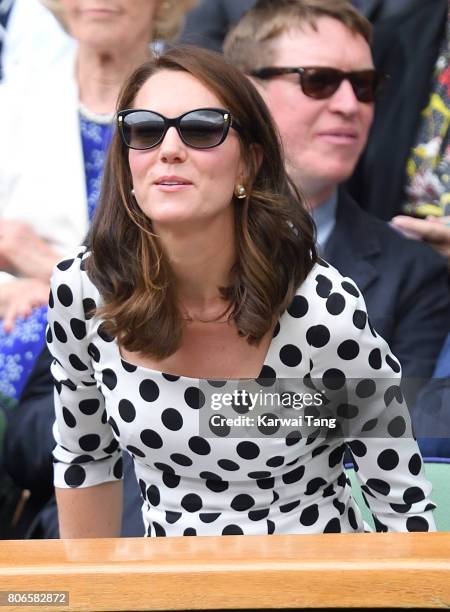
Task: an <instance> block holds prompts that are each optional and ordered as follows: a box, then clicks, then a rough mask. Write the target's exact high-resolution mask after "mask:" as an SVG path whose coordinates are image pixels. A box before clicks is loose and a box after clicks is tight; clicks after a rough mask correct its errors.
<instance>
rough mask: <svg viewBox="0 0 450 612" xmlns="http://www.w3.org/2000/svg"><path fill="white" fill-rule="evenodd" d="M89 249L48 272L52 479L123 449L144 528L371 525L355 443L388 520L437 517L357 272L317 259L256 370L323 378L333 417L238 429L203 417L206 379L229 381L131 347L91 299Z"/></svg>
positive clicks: (310, 383)
mask: <svg viewBox="0 0 450 612" xmlns="http://www.w3.org/2000/svg"><path fill="white" fill-rule="evenodd" d="M88 256H89V254H88V253H87V252H85V251H84V250H83V251H81V252H80V253H78V255H77V256H76V257H75V258H74V259H69V260H66V261H63V262H61V263H60V264H59V265H58V266H57V269H56V271H55V273H54V276H53V279H52V290H51V295H50V306H49V325H48V330H47V341H48V345H49V348H50V351H51V352H52V354H53V357H54V361H53V365H52V373H53V376H54V379H55V387H56V392H55V409H56V421H55V425H54V435H55V439H56V442H57V446H56V448H55V450H54V453H53V454H54V461H55V486H56V487H61V488H68V487H72V488H76V487H89V486H93V485H97V484H100V483H103V482H107V481H114V480H118V479H120V478H122V452H123V451H125V452H128V453H130V454H131V456H132V457H133V460H134V466H135V470H136V476H137V479H138V482H139V486H140V489H141V494H142V513H143V518H144V523H145V527H146V532H147V535H148V536H180V535H229V534H230V535H231V534H274V533H275V534H287V533H326V532H361V531H364V530H365V529H367V526H366V525H364V523H363V520H362V517H361V514H360V511H359V509H358V507H357V505H356V503H355V502H354V500H353V498H352V495H351V487H350V483H349V481H348V480H347V478H346V476H345V472H344V469H343V455H344V451H345V449H346V448H349V449H350V452H351V454H352V456H353V459H354V463H355V470H356V471H357V475H358V477H359V479H360V481H361V484H362V489H363V492H364V496H365V499H366V500H367V503H368V504H369V505H370V508H371V510H372V513H373V514H374V517H375V524H376V527H377V530H378V531H388V530H389V531H429V530H434V529H435V525H434V521H433V517H432V509H433V508H434V504H433V503H432V502H431V501H430V500H429V494H430V491H431V485H430V484H429V482H428V481H427V480H426V479H425V478H424V475H423V470H422V460H421V457H420V455H419V451H418V447H417V444H416V442H415V441H414V439H413V437H412V435H411V434H410V432H409V428H410V421H409V416H408V411H407V408H406V405H405V403H404V401H403V397H402V393H401V390H400V387H399V386H398V383H399V377H400V366H399V364H398V361H397V360H396V358H395V357H394V356H393V355H392V354H391V353H390V350H389V347H388V345H387V344H386V343H385V342H384V340H383V339H382V338H380V337H379V336H378V335H377V334H376V332H375V330H373V328H372V327H371V325H370V322H369V321H368V318H367V313H366V308H365V304H364V300H363V299H362V297H361V295H360V293H359V291H358V289H357V287H356V286H355V284H354V283H353V282H352V281H351V280H349V279H346V278H343V277H342V276H340V274H339V273H338V272H337V271H336V270H335V269H334V268H332V267H331V266H329V265H328V264H326V263H325V262H321V263H320V264H317V265H316V266H315V267H314V269H313V270H312V271H311V273H310V274H309V276H308V278H307V279H306V280H305V282H304V283H303V284H302V285H301V287H300V288H299V290H298V292H297V295H296V296H295V299H294V300H293V302H292V304H291V305H290V307H289V308H288V310H287V311H286V312H285V313H284V314H283V315H282V316H281V318H280V320H279V323H278V324H277V326H276V329H275V332H274V337H273V340H272V341H271V344H270V347H269V350H268V353H267V356H266V359H265V364H264V366H263V369H262V371H261V374H260V377H259V378H258V379H257V380H256V381H254V382H255V384H259V387H260V388H261V387H263V388H264V389H265V390H267V389H269V388H272V389H278V388H279V386H280V385H281V386H283V388H284V389H288V390H289V392H290V393H293V392H305V391H309V392H313V391H312V390H314V389H315V390H318V393H319V394H320V395H321V397H323V398H324V401H325V404H327V410H329V411H331V412H333V414H334V415H335V416H336V417H337V423H338V426H337V428H335V429H332V428H328V429H326V428H325V429H324V430H323V429H321V428H317V427H316V425H314V426H313V427H310V428H306V429H305V428H295V427H294V428H293V427H288V428H287V430H286V432H283V431H282V430H277V429H276V427H275V428H272V429H271V427H270V424H269V425H267V424H266V426H267V427H268V429H266V430H265V429H264V427H261V426H260V427H259V428H258V427H253V428H251V431H250V430H249V431H248V436H246V435H243V434H242V432H243V431H244V432H245V429H242V428H241V429H240V430H239V431H240V433H239V435H238V436H235V437H234V436H233V432H232V431H231V429H230V428H229V427H228V426H227V425H223V426H219V428H218V429H219V430H218V431H214V429H213V428H211V429H212V430H213V431H211V430H208V428H207V427H205V424H206V425H207V424H208V423H209V415H211V414H212V411H211V402H210V395H209V394H210V393H215V392H220V393H222V392H224V390H225V389H227V388H228V385H231V384H232V383H233V381H207V380H202V381H199V380H198V379H192V378H188V377H184V376H173V375H169V374H165V373H162V372H157V371H153V370H149V369H147V368H144V367H137V366H135V365H132V364H130V363H127V362H126V361H124V360H123V359H121V355H120V351H119V347H118V344H117V342H116V341H115V339H114V338H111V337H110V336H108V335H107V334H106V333H105V331H104V328H103V326H102V321H101V320H99V319H98V318H97V317H95V316H94V315H93V313H92V309H93V308H95V306H96V305H98V304H100V296H99V294H98V291H97V290H96V288H95V286H94V285H93V284H92V283H91V281H90V280H89V278H88V276H87V273H86V272H85V270H84V267H85V265H84V264H85V260H86V258H87V257H88ZM344 387H345V389H346V392H345V398H346V399H345V401H343V400H342V397H343V396H342V393H343V389H344ZM330 406H331V408H330ZM240 408H242V406H241V407H240ZM230 410H231V409H230ZM283 410H284V408H283ZM305 410H306V408H305ZM310 410H312V411H314V409H313V408H311V409H310ZM208 411H209V412H208ZM238 412H242V410H241V411H239V410H238V409H236V411H235V412H234V415H235V416H237V415H238ZM248 413H249V411H248V410H247V415H248ZM241 416H244V415H242V414H241ZM312 416H314V415H313V414H312ZM305 418H306V417H305ZM289 422H291V421H289ZM213 432H214V433H213ZM255 432H256V433H255ZM274 432H276V433H274ZM214 434H215V435H214Z"/></svg>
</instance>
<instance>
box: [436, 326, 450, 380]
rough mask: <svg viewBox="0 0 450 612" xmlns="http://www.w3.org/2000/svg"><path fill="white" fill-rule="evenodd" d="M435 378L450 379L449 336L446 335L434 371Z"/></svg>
mask: <svg viewBox="0 0 450 612" xmlns="http://www.w3.org/2000/svg"><path fill="white" fill-rule="evenodd" d="M434 377H435V378H449V377H450V334H448V336H447V339H446V341H445V342H444V346H443V347H442V350H441V354H440V355H439V358H438V360H437V364H436V369H435V371H434Z"/></svg>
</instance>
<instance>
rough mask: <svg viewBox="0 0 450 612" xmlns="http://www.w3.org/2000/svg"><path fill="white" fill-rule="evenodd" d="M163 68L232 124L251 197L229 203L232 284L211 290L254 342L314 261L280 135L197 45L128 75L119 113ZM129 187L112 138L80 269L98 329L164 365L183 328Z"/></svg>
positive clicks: (232, 72)
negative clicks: (194, 84)
mask: <svg viewBox="0 0 450 612" xmlns="http://www.w3.org/2000/svg"><path fill="white" fill-rule="evenodd" d="M162 70H175V71H185V72H187V73H189V74H191V75H192V76H194V77H195V78H197V79H198V80H199V81H201V82H202V83H203V84H204V85H205V86H206V87H208V88H209V89H210V90H211V91H213V92H214V93H215V95H217V97H218V98H219V99H220V100H221V102H222V104H223V106H224V108H226V109H227V110H228V111H229V112H231V115H232V117H233V118H234V120H235V121H236V122H237V123H238V124H239V125H240V128H241V130H240V132H239V140H240V149H241V155H242V156H243V160H244V162H245V164H246V170H247V180H246V184H245V187H246V190H247V193H248V194H249V195H248V197H247V198H246V199H245V200H238V199H236V198H234V201H233V205H234V210H235V229H236V248H237V254H236V262H235V264H234V266H233V269H232V270H231V279H232V281H231V284H230V286H228V287H221V288H219V290H220V293H221V295H222V297H223V299H224V300H226V301H227V302H228V303H229V304H230V310H229V312H230V318H233V320H234V321H235V324H236V326H237V328H238V331H239V334H240V335H241V336H244V337H245V338H246V339H247V341H248V342H249V343H251V344H257V343H258V342H259V341H260V340H261V339H262V337H263V336H264V335H265V334H266V333H267V332H268V331H269V329H270V328H271V327H272V325H273V321H274V317H276V316H278V315H279V314H281V313H282V312H283V311H284V310H285V309H286V308H287V307H288V306H289V304H290V303H291V301H292V300H293V298H294V295H295V292H296V289H297V288H298V286H299V285H300V284H301V283H302V282H303V280H304V279H305V278H306V276H307V275H308V273H309V271H310V270H311V268H312V266H313V265H314V263H315V262H316V259H317V253H316V249H315V246H314V238H315V228H314V223H313V221H312V219H311V217H310V215H309V213H308V211H307V210H306V208H305V204H304V200H303V198H302V196H301V195H300V193H299V192H298V190H297V189H296V188H295V186H294V185H293V184H292V183H291V181H290V179H289V178H288V175H287V174H286V171H285V169H284V160H283V155H282V149H281V145H280V140H279V136H278V133H277V131H276V129H275V127H274V124H273V122H272V119H271V116H270V113H269V111H268V109H267V107H266V105H265V103H264V101H263V99H262V98H261V96H260V95H259V93H258V92H257V90H256V89H255V87H254V86H253V85H252V84H251V82H250V81H249V80H248V79H247V78H246V77H244V76H243V75H242V73H240V72H239V71H238V70H237V69H236V68H235V67H234V66H232V65H231V64H228V63H227V62H226V61H225V60H224V58H223V57H222V56H221V55H219V54H217V53H214V52H212V51H206V50H203V49H198V48H195V47H178V48H173V49H169V50H168V51H166V52H165V53H164V54H162V55H160V56H159V57H156V58H153V59H152V60H149V61H147V62H146V63H144V64H143V65H142V66H140V67H139V68H138V69H137V70H136V71H135V72H134V73H133V74H132V75H131V76H130V77H129V79H128V81H127V82H126V83H125V85H124V87H123V89H122V92H121V94H120V96H119V100H118V109H126V108H132V107H133V103H134V100H135V98H136V95H137V93H138V92H139V90H140V89H141V87H142V86H143V85H144V83H145V82H146V81H147V80H148V79H149V78H150V77H151V76H152V75H154V74H155V73H157V72H159V71H162ZM254 145H257V148H258V150H259V151H260V157H261V158H260V159H259V158H258V159H256V156H255V148H256V147H255V146H254ZM131 190H132V177H131V173H130V168H129V164H128V150H127V148H126V147H125V145H124V144H123V143H122V141H121V139H120V137H119V134H118V133H117V131H116V133H115V134H114V136H113V140H112V143H111V148H110V151H109V156H108V160H107V163H106V167H105V174H104V179H103V190H102V195H101V198H100V204H99V208H98V211H97V214H96V216H95V219H94V223H93V227H92V231H91V238H90V241H89V243H90V244H89V246H90V249H91V251H92V254H91V257H90V258H89V260H88V263H87V270H88V274H89V276H90V278H91V280H92V281H93V282H94V284H95V285H96V287H97V288H98V289H99V291H100V294H101V296H102V298H103V304H102V306H101V308H99V309H98V311H97V315H98V316H100V317H102V318H103V319H104V320H105V331H107V332H108V333H109V334H110V335H112V336H116V337H117V339H118V341H119V343H120V344H121V346H123V347H124V348H126V349H127V350H129V351H138V352H141V353H142V354H144V355H148V356H151V357H153V358H156V359H163V358H165V357H168V356H169V355H171V354H173V353H174V352H175V351H176V350H177V348H178V347H179V345H180V342H181V338H182V333H183V328H184V325H185V322H184V320H183V318H182V316H181V313H180V311H179V308H178V304H177V296H176V286H175V280H174V275H173V273H172V270H171V268H170V265H169V262H168V258H167V256H166V254H165V253H164V251H163V248H162V246H161V244H160V242H159V240H158V237H157V236H156V235H155V234H154V233H153V230H152V224H151V220H150V219H149V218H148V217H146V215H145V214H144V213H143V212H142V211H141V209H140V208H139V206H138V205H137V203H136V201H135V199H134V198H133V197H132V194H131Z"/></svg>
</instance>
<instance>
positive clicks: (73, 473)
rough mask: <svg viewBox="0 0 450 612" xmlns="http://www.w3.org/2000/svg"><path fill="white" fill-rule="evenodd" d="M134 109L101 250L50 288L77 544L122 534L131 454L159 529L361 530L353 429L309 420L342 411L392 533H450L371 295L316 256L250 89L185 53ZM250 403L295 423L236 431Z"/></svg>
mask: <svg viewBox="0 0 450 612" xmlns="http://www.w3.org/2000/svg"><path fill="white" fill-rule="evenodd" d="M118 108H119V109H120V112H119V113H118V126H119V130H118V133H117V134H116V135H115V136H114V138H113V142H112V146H111V150H110V156H109V161H108V164H107V167H106V174H105V182H104V191H103V196H102V201H101V205H100V209H99V211H98V215H97V216H96V220H95V223H94V227H93V232H92V236H93V238H92V243H91V246H90V249H89V250H86V249H83V250H82V251H80V252H79V253H78V254H77V255H76V256H75V257H73V258H70V259H68V260H66V261H64V262H62V263H60V264H59V265H58V267H57V270H56V272H55V275H54V277H53V280H52V291H51V298H50V309H49V328H48V341H49V347H50V350H51V352H52V353H53V356H54V358H55V361H54V365H53V366H52V371H53V375H54V377H55V381H56V388H57V391H58V397H57V398H56V413H57V421H56V426H55V430H54V431H55V437H56V440H57V446H56V449H55V451H54V458H55V460H56V463H55V486H56V491H57V500H58V505H59V520H60V533H61V537H63V538H67V537H101V536H116V535H117V534H118V531H119V525H120V513H121V483H120V478H121V473H122V458H121V449H126V450H127V452H129V453H130V454H131V455H132V456H133V458H134V463H135V469H136V474H137V477H138V481H139V484H140V487H141V492H142V498H143V506H142V511H143V517H144V522H145V525H146V530H147V534H148V535H156V536H164V535H168V536H173V535H204V534H207V535H220V534H224V535H227V534H264V533H265V534H267V533H321V532H330V531H334V532H336V531H362V530H363V529H364V525H363V522H362V519H361V515H360V513H359V510H358V508H357V506H356V505H355V503H354V502H353V499H352V497H351V492H350V488H349V485H348V483H347V481H346V477H345V474H344V472H343V465H342V457H343V452H344V444H343V442H344V439H343V434H342V433H340V432H339V429H338V428H337V427H334V428H333V423H332V419H331V418H330V419H328V421H327V422H328V423H329V427H327V426H326V423H324V422H321V426H322V428H320V427H318V426H317V424H316V422H315V421H314V422H313V424H312V426H311V427H309V423H307V425H308V426H307V427H306V428H303V427H301V425H294V420H295V417H292V413H293V412H295V415H298V414H302V416H304V418H305V421H309V420H311V419H312V420H314V419H316V418H317V416H318V415H319V416H324V415H325V416H329V415H330V407H332V406H333V402H335V403H336V402H337V407H336V409H335V410H336V415H337V416H338V417H339V418H340V419H341V421H342V423H341V427H342V431H343V430H344V429H345V430H346V431H348V435H349V437H350V442H349V445H350V448H351V450H352V452H353V454H354V456H355V462H356V464H357V466H359V475H360V476H361V479H362V481H363V483H364V491H365V492H366V495H367V497H368V500H369V502H370V505H371V508H372V510H373V512H374V514H375V515H376V517H377V520H378V523H377V526H378V529H379V530H387V529H391V530H398V531H401V530H403V531H406V530H412V531H414V530H428V529H434V523H433V518H432V514H431V510H432V509H433V508H434V504H432V503H430V501H429V499H427V498H428V495H429V492H430V485H429V483H428V482H427V481H426V480H425V479H424V477H423V475H422V472H421V459H420V455H419V454H418V449H417V445H416V443H415V442H414V440H413V439H412V436H411V435H410V437H408V436H407V434H406V435H405V432H406V431H407V429H408V414H407V410H406V407H405V405H404V403H403V399H402V397H401V391H400V388H399V386H398V379H399V372H400V366H399V365H398V362H397V360H396V359H395V358H394V357H393V356H392V355H391V354H390V351H389V347H388V346H387V344H386V343H385V342H384V341H383V340H382V339H381V338H380V337H379V336H377V334H376V333H375V332H374V331H373V330H372V328H371V326H370V324H369V323H368V321H367V315H366V311H365V305H364V301H363V299H362V297H361V295H360V293H359V291H358V290H357V288H356V287H355V285H354V284H353V283H352V282H351V281H350V280H348V279H344V278H342V277H341V276H340V275H339V274H338V273H337V272H336V271H335V270H334V269H333V268H331V267H330V266H328V264H326V263H324V262H321V261H318V260H317V256H316V252H315V248H314V242H313V241H314V231H313V225H312V221H311V220H310V217H309V215H308V214H307V213H306V211H305V210H304V208H303V203H302V200H301V197H300V196H299V194H298V192H297V191H296V190H295V188H294V187H293V186H292V185H291V184H290V183H289V180H288V178H287V175H286V173H285V170H284V167H283V159H282V156H281V152H280V145H279V142H278V139H277V135H276V132H275V129H274V127H273V124H272V121H271V118H270V115H269V113H268V110H267V108H266V107H265V105H264V103H263V101H262V99H261V98H260V96H259V95H258V93H257V92H256V90H255V89H254V87H253V86H252V85H251V83H250V82H249V81H248V80H246V79H243V78H242V75H241V74H240V73H239V71H237V70H236V69H235V68H233V67H232V66H230V65H228V64H226V63H225V61H224V60H223V59H222V58H221V57H220V56H218V55H216V54H214V53H212V52H208V51H203V50H199V49H197V50H196V49H189V48H180V49H178V50H177V49H175V50H172V51H169V52H167V53H166V54H164V55H162V56H161V57H159V58H157V59H155V60H152V61H149V62H146V63H145V64H144V65H143V66H141V67H140V68H139V69H137V71H136V72H135V73H134V74H133V75H132V76H131V77H130V79H129V80H128V81H127V83H126V84H125V86H124V89H123V91H122V93H121V95H120V97H119V102H118ZM389 378H390V379H391V380H388V379H389ZM232 379H241V382H240V383H236V382H235V381H234V380H232ZM345 383H347V390H346V392H345V393H344V386H345ZM236 385H238V386H236ZM240 385H244V388H242V387H241V386H240ZM319 385H320V386H319ZM274 389H276V390H279V389H281V390H282V391H283V392H282V393H281V394H280V397H281V396H283V398H284V399H283V401H282V405H281V406H280V405H277V406H272V408H271V409H270V410H266V409H265V402H266V401H267V402H268V401H269V400H270V399H271V398H272V399H273V397H274V395H275V394H271V392H272V391H273V390H274ZM243 390H245V391H246V393H247V395H246V396H245V397H243V394H242V391H243ZM313 390H314V391H313ZM266 391H267V393H266ZM269 392H270V393H269ZM307 392H309V396H311V397H314V399H313V404H314V402H315V405H311V400H310V401H308V402H306V401H305V398H306V396H307V395H308V393H307ZM248 394H252V395H248ZM300 394H302V395H300ZM345 394H347V395H348V402H349V403H346V404H344V403H343V400H342V398H343V397H344V395H345ZM230 396H231V397H232V400H233V401H230ZM255 396H256V401H254V400H255ZM249 397H250V398H251V409H252V410H255V413H256V412H257V411H258V410H259V411H260V413H262V412H270V413H272V417H273V418H274V419H275V417H276V418H278V417H279V416H280V415H282V414H286V413H289V411H290V413H291V420H290V422H292V424H293V425H292V427H291V426H290V425H288V426H287V428H286V429H282V428H281V427H277V425H276V424H275V425H273V424H272V423H270V422H269V421H268V420H267V419H266V421H267V422H265V423H263V424H262V425H261V423H258V424H257V425H254V424H252V422H251V421H250V419H248V420H246V421H245V420H244V419H242V420H243V425H242V427H241V426H239V425H236V423H232V424H231V425H230V424H229V423H228V422H226V421H223V420H221V419H220V415H221V414H222V415H224V414H226V411H225V409H224V408H225V407H228V409H229V411H231V412H232V413H234V415H235V417H236V416H242V417H244V416H249V413H250V408H249V403H248V401H246V400H247V399H248V398H249ZM299 397H301V398H302V401H303V402H304V405H305V406H306V407H307V409H306V408H305V411H303V412H304V414H303V412H302V411H301V410H299V405H298V404H296V403H295V401H296V398H297V399H298V398H299ZM289 398H292V400H293V403H292V404H291V406H287V407H286V403H285V401H284V400H285V399H287V400H288V402H289ZM244 400H245V401H244ZM233 406H234V407H233ZM222 407H223V409H222ZM291 409H292V410H291ZM306 413H307V414H306ZM252 414H253V413H252ZM217 415H219V419H218V421H219V422H217ZM213 417H215V418H213ZM298 420H299V419H298V417H297V421H298ZM325 420H326V419H325ZM377 420H378V426H377ZM280 423H281V421H280ZM362 432H364V433H362ZM369 432H370V433H369ZM307 433H308V435H307V437H306V434H307ZM356 434H358V435H359V438H360V439H355V436H356ZM363 436H365V437H366V438H367V439H364V441H363V440H362V439H361V438H362V437H363ZM370 436H373V437H370ZM392 438H395V440H392Z"/></svg>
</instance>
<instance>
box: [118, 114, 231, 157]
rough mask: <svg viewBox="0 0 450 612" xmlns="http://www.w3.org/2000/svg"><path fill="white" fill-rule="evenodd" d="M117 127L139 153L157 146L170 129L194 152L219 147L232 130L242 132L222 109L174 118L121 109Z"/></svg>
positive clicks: (123, 138)
mask: <svg viewBox="0 0 450 612" xmlns="http://www.w3.org/2000/svg"><path fill="white" fill-rule="evenodd" d="M117 125H118V129H119V132H120V135H121V137H122V140H123V142H124V144H125V145H126V146H127V147H129V148H130V149H139V150H146V149H153V148H154V147H157V146H158V145H159V144H161V142H162V141H163V140H164V137H165V135H166V133H167V130H168V129H169V128H170V127H174V128H175V129H176V130H177V132H178V135H179V136H180V138H181V140H182V141H183V142H184V144H186V145H187V146H188V147H192V148H193V149H211V148H212V147H217V146H219V145H220V144H222V142H223V141H224V140H225V138H226V137H227V134H228V131H229V129H230V127H233V128H234V129H235V130H237V131H238V132H239V126H238V125H237V123H236V122H235V121H233V119H232V117H231V114H230V113H229V112H228V111H227V110H224V109H222V108H197V109H196V110H191V111H188V112H187V113H183V114H182V115H180V116H179V117H174V118H173V119H168V118H167V117H164V115H160V114H159V113H156V112H155V111H150V110H139V109H138V110H136V109H129V110H122V111H119V112H118V114H117Z"/></svg>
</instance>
